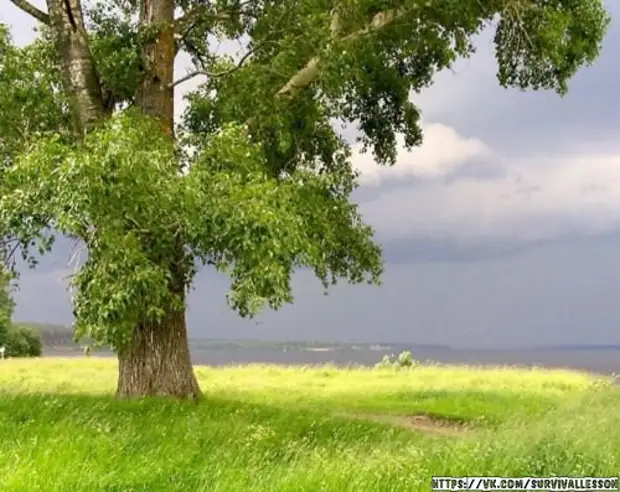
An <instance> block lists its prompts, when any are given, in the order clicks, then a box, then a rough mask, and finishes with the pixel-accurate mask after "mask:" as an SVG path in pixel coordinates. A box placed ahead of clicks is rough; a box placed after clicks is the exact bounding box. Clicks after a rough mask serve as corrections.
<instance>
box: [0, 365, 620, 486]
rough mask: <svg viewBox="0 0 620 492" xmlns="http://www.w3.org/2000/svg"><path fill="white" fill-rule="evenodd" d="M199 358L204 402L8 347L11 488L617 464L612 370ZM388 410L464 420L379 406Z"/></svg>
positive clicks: (418, 482)
mask: <svg viewBox="0 0 620 492" xmlns="http://www.w3.org/2000/svg"><path fill="white" fill-rule="evenodd" d="M196 371H197V375H198V378H199V380H200V383H201V386H202V388H203V390H204V391H205V400H204V401H203V402H201V403H200V404H199V405H196V404H192V403H178V402H174V401H168V400H165V399H148V400H139V401H116V400H114V398H113V397H112V396H111V394H112V392H113V389H114V385H115V379H116V365H115V363H114V362H113V361H111V360H102V359H96V358H90V359H75V358H72V359H66V360H65V359H41V360H37V361H21V360H7V361H2V362H1V363H0V439H2V440H1V444H0V489H2V490H15V491H22V490H23V491H34V490H42V491H46V492H47V491H82V490H83V491H103V490H105V491H130V490H132V491H138V490H144V491H147V490H148V491H173V490H175V491H177V490H178V491H190V490H191V491H202V490H205V491H207V490H208V491H212V490H213V491H237V490H239V491H246V490H249V491H347V490H351V491H353V490H355V491H401V490H402V491H405V490H406V491H420V492H421V491H425V492H426V491H428V490H429V488H430V477H431V476H433V475H443V476H446V475H494V476H498V475H499V476H502V475H513V476H515V475H516V476H518V475H530V476H546V475H600V476H603V475H614V474H617V473H618V469H620V468H619V465H620V415H619V412H617V410H616V409H617V408H618V404H619V403H620V397H619V394H618V392H617V391H616V390H615V388H613V387H612V385H611V384H610V383H609V382H608V381H607V380H605V379H604V378H595V377H592V376H588V375H585V374H581V373H576V372H570V371H544V370H538V369H535V370H527V369H506V368H496V369H483V368H473V367H441V366H437V367H433V366H431V367H426V366H420V367H417V368H415V369H412V370H401V371H396V370H373V369H349V370H344V369H337V368H333V367H314V368H310V367H308V368H288V367H274V366H261V365H252V366H239V367H227V368H206V367H199V368H197V370H196ZM386 414H389V415H392V416H397V415H401V416H406V415H414V414H430V415H433V416H435V417H436V418H444V419H448V420H450V421H459V422H465V423H467V429H466V431H458V429H456V430H455V432H453V433H442V434H437V433H432V432H427V431H425V430H417V429H415V428H408V427H406V426H403V425H396V424H393V425H392V424H390V423H389V422H390V421H387V422H383V423H382V422H377V421H374V420H371V419H367V418H366V416H368V415H386ZM393 422H396V420H394V421H393Z"/></svg>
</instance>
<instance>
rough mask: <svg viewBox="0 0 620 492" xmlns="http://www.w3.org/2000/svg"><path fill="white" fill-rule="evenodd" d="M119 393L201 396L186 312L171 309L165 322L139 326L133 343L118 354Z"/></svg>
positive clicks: (196, 397)
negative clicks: (189, 340)
mask: <svg viewBox="0 0 620 492" xmlns="http://www.w3.org/2000/svg"><path fill="white" fill-rule="evenodd" d="M118 361H119V372H118V388H117V396H119V397H121V398H131V397H141V396H171V397H175V398H183V399H184V398H191V399H198V398H199V396H200V388H199V387H198V382H197V381H196V377H195V376H194V373H193V370H192V363H191V358H190V353H189V346H188V340H187V330H186V326H185V313H184V312H183V311H171V312H169V313H168V315H167V316H166V317H165V318H164V319H163V320H162V322H161V323H156V324H155V323H143V324H140V325H139V326H137V327H136V329H135V331H134V334H133V339H132V341H131V344H130V345H129V346H128V347H127V348H126V349H125V350H123V351H121V352H120V353H119V354H118Z"/></svg>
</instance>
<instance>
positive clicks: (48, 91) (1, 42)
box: [0, 24, 69, 176]
mask: <svg viewBox="0 0 620 492" xmlns="http://www.w3.org/2000/svg"><path fill="white" fill-rule="evenodd" d="M0 115H1V117H0V135H1V137H0V169H1V168H4V167H5V166H7V165H9V164H10V162H11V160H12V159H13V158H14V157H15V156H16V155H17V154H18V153H19V152H21V151H23V150H24V149H25V148H26V145H27V144H28V142H32V141H36V140H37V138H39V137H40V136H41V134H45V133H48V132H54V133H63V132H66V131H67V129H68V128H69V119H68V109H67V102H66V99H65V98H64V96H63V93H62V90H60V72H59V70H58V66H57V63H56V54H55V52H54V49H53V46H52V43H51V42H50V40H49V32H48V31H47V30H44V31H43V32H42V33H41V36H40V37H39V39H37V40H35V41H34V42H33V43H32V44H30V45H27V46H24V47H23V48H17V47H15V46H13V45H12V44H11V37H10V33H9V31H8V29H7V27H6V26H4V25H3V24H0ZM0 176H1V175H0Z"/></svg>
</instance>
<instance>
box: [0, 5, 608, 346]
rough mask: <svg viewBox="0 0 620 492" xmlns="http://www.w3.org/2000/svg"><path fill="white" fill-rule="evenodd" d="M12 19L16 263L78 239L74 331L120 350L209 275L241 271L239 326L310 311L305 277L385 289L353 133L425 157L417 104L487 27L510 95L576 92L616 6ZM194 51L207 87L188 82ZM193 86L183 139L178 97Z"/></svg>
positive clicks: (54, 9)
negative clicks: (183, 65)
mask: <svg viewBox="0 0 620 492" xmlns="http://www.w3.org/2000/svg"><path fill="white" fill-rule="evenodd" d="M11 1H12V2H13V3H14V4H15V5H16V6H18V7H19V8H21V9H22V10H24V11H26V12H28V13H30V14H31V15H33V16H34V17H36V18H37V19H38V20H39V21H40V22H41V23H42V29H41V31H40V36H39V37H38V39H37V40H36V41H35V42H33V43H32V44H30V45H28V46H25V47H16V46H14V45H13V44H11V40H10V36H9V33H8V30H7V29H6V28H0V55H1V56H0V107H1V108H2V113H1V117H0V134H1V135H2V137H1V138H0V155H1V156H2V163H3V172H2V177H1V182H0V186H1V187H2V198H1V199H0V227H1V229H2V231H3V232H4V234H5V236H6V238H7V240H6V241H5V249H6V251H5V254H6V255H7V256H11V255H10V253H11V251H12V248H13V245H15V246H16V247H17V249H19V250H21V251H22V253H23V255H24V257H25V258H30V259H31V260H32V259H33V257H32V254H31V251H32V248H39V249H40V250H41V251H47V250H48V249H49V248H50V245H51V241H52V238H53V234H56V233H61V234H64V235H66V236H69V237H72V238H75V239H76V240H77V241H79V242H80V244H81V245H82V247H83V248H84V249H85V250H86V252H87V257H86V259H85V261H84V264H83V266H82V267H81V269H79V271H78V272H76V274H75V277H74V279H73V282H74V285H75V287H76V294H75V298H74V304H75V315H76V328H77V333H78V335H88V336H92V337H93V338H95V339H96V340H98V341H99V342H101V343H105V344H110V345H112V346H113V347H115V348H116V349H118V350H121V349H122V348H123V347H125V346H127V345H128V344H131V340H132V337H134V336H135V334H136V331H135V327H136V326H138V325H140V323H143V322H145V321H146V320H151V321H152V322H161V320H163V319H165V318H166V313H167V312H168V311H169V310H170V309H177V310H181V311H182V307H183V304H184V302H185V296H184V292H185V290H186V288H187V287H188V286H189V285H191V282H192V279H193V277H194V275H195V273H196V271H197V268H198V266H199V265H200V264H201V263H202V264H208V265H213V266H215V267H216V268H218V269H219V270H221V271H224V272H227V273H228V274H229V275H230V277H231V291H230V294H229V297H228V299H229V303H230V306H231V307H232V308H233V309H235V310H236V311H237V312H238V313H239V314H240V315H242V316H252V315H254V314H256V313H257V312H259V311H260V309H262V308H263V307H264V306H270V307H271V308H276V309H277V308H278V307H280V306H281V305H282V304H283V303H289V302H292V301H293V294H292V291H291V278H292V275H293V273H294V271H295V270H296V269H298V268H301V267H306V268H310V269H312V270H313V271H314V272H315V273H316V276H317V277H318V278H319V279H320V280H321V281H322V282H323V283H324V285H325V286H326V287H327V286H328V285H329V284H330V283H335V282H336V281H337V280H338V279H340V278H344V279H347V280H348V281H350V282H353V283H359V282H370V283H378V282H379V279H380V276H381V273H382V262H381V249H380V247H379V246H378V245H377V244H376V242H375V241H374V240H373V230H372V228H371V227H369V226H368V225H366V224H365V223H364V222H363V220H362V217H361V216H360V214H359V212H358V209H357V206H356V205H355V203H353V202H352V200H351V193H352V191H353V190H354V189H355V188H356V187H357V185H358V175H357V173H356V172H355V171H354V169H353V167H352V165H351V161H350V156H351V144H350V142H346V141H345V140H344V139H343V138H342V137H341V136H340V135H339V133H338V132H337V129H336V125H335V122H337V121H340V122H345V123H349V124H353V125H357V127H358V128H359V130H360V142H361V144H362V145H363V148H364V149H365V150H367V151H369V152H372V153H373V155H374V158H375V160H376V162H377V164H378V165H392V164H393V163H394V161H395V156H396V152H397V148H396V136H397V135H398V134H402V135H404V141H405V145H406V146H407V148H411V147H413V146H416V145H420V144H421V142H422V138H423V135H422V128H421V123H420V117H421V115H420V111H419V109H418V108H417V107H416V106H415V104H414V103H412V102H411V98H410V96H411V95H412V93H417V92H420V91H423V90H424V89H425V88H427V87H429V86H430V85H431V84H432V82H433V78H434V76H435V74H436V73H437V72H439V71H441V70H444V69H447V68H449V67H451V66H452V64H453V63H454V62H455V61H456V60H457V59H459V58H463V57H468V56H470V55H471V54H472V53H474V51H475V46H474V41H475V37H476V36H477V35H478V34H479V33H480V32H481V31H482V30H483V29H485V28H492V29H495V37H494V43H495V50H496V59H497V64H498V71H497V78H498V82H499V84H500V85H501V86H503V87H515V88H518V89H534V90H538V89H547V90H554V91H556V92H557V93H559V94H564V93H566V91H567V88H568V82H569V80H570V78H571V77H572V76H573V75H574V74H575V73H576V72H577V71H578V70H579V69H580V68H581V67H583V66H585V65H588V64H590V63H592V62H593V61H594V60H595V59H596V57H597V55H598V53H599V50H600V47H601V42H602V39H603V36H604V34H605V31H606V29H607V26H608V22H609V19H608V16H607V14H606V12H605V9H604V6H603V4H602V1H601V0H485V1H480V0H441V1H440V0H424V1H423V0H419V1H413V0H341V1H333V0H245V1H241V0H212V1H206V2H205V1H203V0H176V1H173V0H140V1H138V0H110V1H105V2H104V1H92V2H90V3H87V4H85V5H82V4H81V2H80V1H79V0H67V1H66V2H64V3H63V2H61V1H59V0H48V1H47V5H48V12H43V11H40V10H38V9H37V8H35V7H34V6H33V5H31V4H29V3H28V2H26V1H25V0H11ZM175 14H176V16H175ZM217 40H220V41H222V40H238V41H239V43H240V45H242V46H243V48H242V50H241V53H240V54H238V56H232V55H231V54H226V53H221V52H219V51H218V50H217V49H215V42H216V41H217ZM181 52H183V53H186V54H188V55H189V57H190V59H191V63H192V65H193V69H192V72H191V73H188V74H187V75H183V76H179V78H178V79H176V80H174V79H173V78H172V75H173V61H174V58H175V56H176V55H177V54H179V53H181ZM195 76H203V77H205V78H206V81H205V82H204V83H202V84H201V85H200V86H199V87H198V88H197V89H196V90H194V91H191V92H190V93H189V94H187V95H186V100H187V107H186V109H185V111H184V113H183V116H182V118H181V121H179V122H178V124H176V125H173V124H172V123H171V120H172V115H173V104H174V97H173V96H174V92H175V91H176V90H181V89H182V87H183V85H182V84H183V83H184V82H185V81H187V80H189V79H190V78H192V77H195Z"/></svg>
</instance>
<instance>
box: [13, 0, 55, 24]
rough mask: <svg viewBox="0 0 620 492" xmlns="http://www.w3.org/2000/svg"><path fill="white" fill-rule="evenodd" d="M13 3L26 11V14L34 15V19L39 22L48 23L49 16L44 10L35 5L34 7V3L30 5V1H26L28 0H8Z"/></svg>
mask: <svg viewBox="0 0 620 492" xmlns="http://www.w3.org/2000/svg"><path fill="white" fill-rule="evenodd" d="M9 1H10V2H11V3H12V4H13V5H15V6H16V7H17V8H18V9H20V10H22V11H24V12H26V13H27V14H29V15H31V16H32V17H34V18H35V19H37V20H38V21H39V22H42V23H43V24H48V25H49V23H50V16H49V15H48V14H46V13H45V12H43V11H42V10H39V9H38V8H37V7H35V6H34V5H32V4H31V3H30V2H28V0H9Z"/></svg>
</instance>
